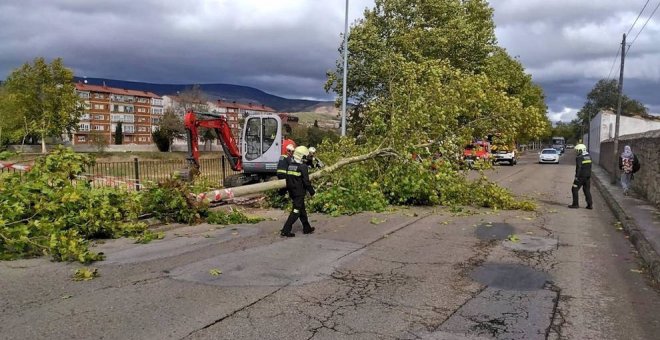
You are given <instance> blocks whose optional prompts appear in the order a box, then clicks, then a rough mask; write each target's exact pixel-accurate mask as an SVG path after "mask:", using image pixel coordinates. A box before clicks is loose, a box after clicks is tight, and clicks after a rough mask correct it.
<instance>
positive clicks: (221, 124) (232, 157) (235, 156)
mask: <svg viewBox="0 0 660 340" xmlns="http://www.w3.org/2000/svg"><path fill="white" fill-rule="evenodd" d="M199 115H200V116H206V117H209V118H208V119H206V118H205V119H201V120H198V119H197V114H195V112H193V111H192V110H188V112H186V115H185V116H184V118H183V124H184V125H185V128H186V132H187V134H188V158H187V159H188V162H189V163H190V164H191V165H193V166H195V167H196V168H199V143H198V140H199V134H198V128H199V127H205V128H209V129H213V130H215V132H216V134H217V135H218V138H219V139H220V144H221V145H222V149H223V150H224V152H225V155H226V156H227V159H228V160H229V165H230V166H231V169H232V170H234V171H242V170H243V163H242V157H241V152H240V151H239V149H238V146H237V145H236V140H235V139H234V136H232V134H231V128H229V124H228V123H227V119H226V118H224V117H221V116H217V115H211V114H208V113H200V114H199Z"/></svg>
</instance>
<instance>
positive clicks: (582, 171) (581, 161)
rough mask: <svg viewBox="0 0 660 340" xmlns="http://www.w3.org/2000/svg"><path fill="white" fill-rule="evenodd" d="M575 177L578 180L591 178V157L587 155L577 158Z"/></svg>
mask: <svg viewBox="0 0 660 340" xmlns="http://www.w3.org/2000/svg"><path fill="white" fill-rule="evenodd" d="M575 177H576V178H590V177H591V155H589V154H585V155H580V156H577V157H576V158H575Z"/></svg>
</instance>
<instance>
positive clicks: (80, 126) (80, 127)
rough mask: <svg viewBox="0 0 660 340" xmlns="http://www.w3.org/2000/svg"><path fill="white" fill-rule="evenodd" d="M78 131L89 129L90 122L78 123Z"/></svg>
mask: <svg viewBox="0 0 660 340" xmlns="http://www.w3.org/2000/svg"><path fill="white" fill-rule="evenodd" d="M78 131H89V123H80V124H78Z"/></svg>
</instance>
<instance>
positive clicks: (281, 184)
mask: <svg viewBox="0 0 660 340" xmlns="http://www.w3.org/2000/svg"><path fill="white" fill-rule="evenodd" d="M391 156H398V155H397V154H396V153H395V152H394V150H393V149H391V148H385V149H378V150H375V151H372V152H370V153H368V154H365V155H360V156H354V157H349V158H343V159H340V160H339V161H338V162H337V163H335V164H333V165H331V166H328V167H325V168H323V169H321V170H319V171H317V172H315V173H313V174H311V175H309V178H310V180H311V179H315V178H319V177H321V176H323V175H325V174H328V173H331V172H333V171H336V170H337V169H340V168H342V167H344V166H346V165H349V164H353V163H359V162H364V161H366V160H369V159H373V158H376V157H391ZM285 187H286V180H283V179H280V180H277V181H269V182H264V183H258V184H252V185H244V186H240V187H235V188H226V189H218V190H214V191H211V192H206V193H202V194H199V195H197V198H198V199H199V200H208V201H210V202H218V201H222V200H226V199H231V198H234V197H240V196H245V195H251V194H256V193H260V192H265V191H269V190H275V189H282V188H285Z"/></svg>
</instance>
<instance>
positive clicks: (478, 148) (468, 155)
mask: <svg viewBox="0 0 660 340" xmlns="http://www.w3.org/2000/svg"><path fill="white" fill-rule="evenodd" d="M491 157H492V155H491V153H490V143H488V142H487V141H475V142H473V143H472V144H468V145H466V146H465V149H463V161H464V162H465V163H467V165H468V166H469V167H472V165H473V164H474V162H475V161H477V160H479V159H481V160H485V161H488V160H490V159H491Z"/></svg>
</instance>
